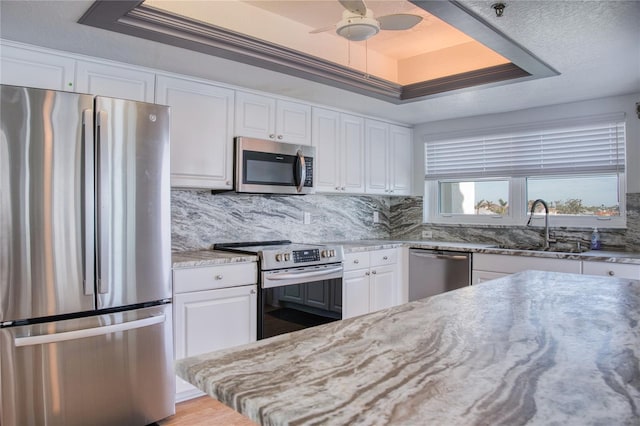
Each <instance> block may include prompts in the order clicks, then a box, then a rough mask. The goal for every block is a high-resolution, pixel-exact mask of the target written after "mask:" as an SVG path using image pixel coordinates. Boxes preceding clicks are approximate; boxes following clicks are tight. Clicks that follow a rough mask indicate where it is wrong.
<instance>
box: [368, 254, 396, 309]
mask: <svg viewBox="0 0 640 426" xmlns="http://www.w3.org/2000/svg"><path fill="white" fill-rule="evenodd" d="M397 282H398V280H397V278H396V267H395V265H387V266H376V267H375V268H371V290H370V291H371V297H370V309H371V312H374V311H377V310H380V309H385V308H390V307H392V306H395V305H396V304H397V303H396V300H397V294H398V286H397Z"/></svg>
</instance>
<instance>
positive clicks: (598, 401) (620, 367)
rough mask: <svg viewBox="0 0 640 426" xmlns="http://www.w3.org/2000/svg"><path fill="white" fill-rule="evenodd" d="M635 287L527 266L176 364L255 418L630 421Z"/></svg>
mask: <svg viewBox="0 0 640 426" xmlns="http://www.w3.org/2000/svg"><path fill="white" fill-rule="evenodd" d="M639 360H640V282H639V281H635V280H628V279H616V278H605V277H595V276H583V275H573V274H562V273H553V272H540V271H526V272H522V273H518V274H515V275H511V276H507V277H504V278H500V279H498V280H494V281H488V282H485V283H482V284H480V285H476V286H472V287H467V288H463V289H459V290H455V291H451V292H447V293H443V294H440V295H437V296H433V297H430V298H427V299H422V300H418V301H415V302H411V303H407V304H404V305H401V306H396V307H393V308H390V309H386V310H382V311H378V312H374V313H371V314H368V315H364V316H360V317H356V318H351V319H347V320H343V321H338V322H334V323H330V324H327V325H323V326H319V327H314V328H310V329H305V330H301V331H299V332H295V333H290V334H286V335H281V336H276V337H274V338H271V339H266V340H261V341H258V342H255V343H251V344H248V345H244V346H240V347H236V348H232V349H228V350H223V351H219V352H214V353H210V354H205V355H201V356H198V357H192V358H187V359H183V360H180V361H178V362H177V372H178V375H179V376H181V377H182V378H184V379H186V380H187V381H189V382H191V383H193V384H194V385H196V386H198V387H199V388H200V389H202V390H204V391H205V392H207V393H208V394H209V395H211V396H212V397H214V398H216V399H219V400H220V401H222V402H224V403H225V404H227V405H229V406H230V407H232V408H234V409H236V410H237V411H239V412H241V413H243V414H245V415H246V416H248V417H249V418H251V419H253V420H254V421H257V422H259V423H263V424H272V425H281V424H289V423H296V424H311V423H314V424H315V423H320V424H367V425H374V424H402V425H414V424H452V425H453V424H464V425H475V424H483V425H484V424H492V425H493V424H532V425H538V424H545V425H546V424H576V425H577V424H579V425H585V424H628V425H631V424H633V425H637V424H639V423H640V361H639Z"/></svg>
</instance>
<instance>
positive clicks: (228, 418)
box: [158, 396, 256, 426]
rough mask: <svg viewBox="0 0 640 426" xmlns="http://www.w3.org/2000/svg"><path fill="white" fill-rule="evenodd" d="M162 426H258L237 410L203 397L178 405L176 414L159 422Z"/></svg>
mask: <svg viewBox="0 0 640 426" xmlns="http://www.w3.org/2000/svg"><path fill="white" fill-rule="evenodd" d="M158 425H160V426H204V425H212V426H217V425H220V426H222V425H224V426H256V423H254V422H252V421H251V420H249V418H248V417H245V416H243V415H242V414H240V413H238V412H237V411H235V410H232V409H231V408H229V407H227V406H226V405H224V404H223V403H221V402H219V401H216V400H215V399H213V398H211V397H208V396H202V397H200V398H195V399H192V400H189V401H185V402H181V403H179V404H176V414H175V415H173V416H171V417H169V418H166V419H164V420H162V421H160V422H158Z"/></svg>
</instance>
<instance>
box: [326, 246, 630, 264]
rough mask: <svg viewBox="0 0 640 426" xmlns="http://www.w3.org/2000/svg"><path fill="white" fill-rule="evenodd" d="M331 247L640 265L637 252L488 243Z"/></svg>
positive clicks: (345, 250)
mask: <svg viewBox="0 0 640 426" xmlns="http://www.w3.org/2000/svg"><path fill="white" fill-rule="evenodd" d="M333 244H341V245H342V246H343V248H344V252H345V253H354V252H361V251H372V250H381V249H386V248H397V247H410V248H422V249H427V250H451V251H464V252H469V253H487V254H505V255H512V256H529V257H544V258H552V259H570V260H592V261H598V262H611V263H628V264H636V265H640V253H633V252H622V251H619V252H616V251H604V250H591V251H586V252H583V253H566V252H555V251H537V250H517V249H505V248H497V247H495V245H492V244H475V243H460V242H448V241H430V240H418V241H407V240H359V241H336V242H333Z"/></svg>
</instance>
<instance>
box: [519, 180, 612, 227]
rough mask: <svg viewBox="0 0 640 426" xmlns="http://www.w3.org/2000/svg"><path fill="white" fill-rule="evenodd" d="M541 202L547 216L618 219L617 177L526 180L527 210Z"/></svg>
mask: <svg viewBox="0 0 640 426" xmlns="http://www.w3.org/2000/svg"><path fill="white" fill-rule="evenodd" d="M538 198H541V199H543V200H545V201H546V202H547V205H548V206H549V214H559V215H576V216H600V217H607V216H620V204H619V198H618V176H617V175H616V174H610V175H596V176H588V177H583V176H578V177H576V176H567V177H555V178H549V177H543V178H542V177H541V178H529V179H527V199H528V200H529V203H528V206H527V209H528V211H530V209H531V204H532V203H533V201H534V200H536V199H538Z"/></svg>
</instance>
